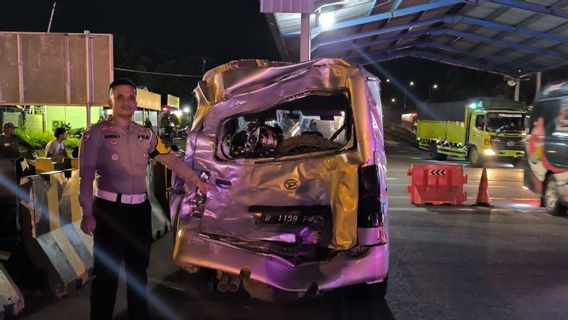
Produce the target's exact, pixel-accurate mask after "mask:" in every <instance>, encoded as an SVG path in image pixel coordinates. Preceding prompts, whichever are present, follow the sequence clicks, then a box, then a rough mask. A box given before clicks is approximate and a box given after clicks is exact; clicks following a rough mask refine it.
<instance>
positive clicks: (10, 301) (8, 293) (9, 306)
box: [0, 264, 24, 320]
mask: <svg viewBox="0 0 568 320" xmlns="http://www.w3.org/2000/svg"><path fill="white" fill-rule="evenodd" d="M22 310H24V296H23V295H22V293H21V292H20V290H19V289H18V287H17V286H16V284H15V283H14V281H13V280H12V278H10V275H8V272H6V269H5V268H4V266H3V265H2V264H0V320H3V319H4V317H15V316H17V315H18V314H20V313H21V312H22Z"/></svg>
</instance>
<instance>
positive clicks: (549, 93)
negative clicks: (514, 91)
mask: <svg viewBox="0 0 568 320" xmlns="http://www.w3.org/2000/svg"><path fill="white" fill-rule="evenodd" d="M560 96H568V81H562V82H557V83H553V84H550V85H547V86H546V87H544V89H542V91H540V92H539V94H538V95H537V96H536V98H535V100H540V99H547V98H554V97H560Z"/></svg>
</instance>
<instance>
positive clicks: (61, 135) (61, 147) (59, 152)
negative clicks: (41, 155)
mask: <svg viewBox="0 0 568 320" xmlns="http://www.w3.org/2000/svg"><path fill="white" fill-rule="evenodd" d="M53 135H54V136H55V139H53V140H51V141H49V143H48V144H47V146H45V156H46V157H48V158H51V160H52V161H53V162H63V161H64V159H68V158H69V155H68V154H67V151H66V150H65V140H67V130H65V128H57V129H55V133H54V134H53Z"/></svg>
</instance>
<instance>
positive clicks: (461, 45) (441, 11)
mask: <svg viewBox="0 0 568 320" xmlns="http://www.w3.org/2000/svg"><path fill="white" fill-rule="evenodd" d="M394 4H395V2H380V1H377V3H376V4H375V6H374V8H373V9H372V10H369V11H368V12H364V11H365V10H359V11H358V12H356V11H355V10H354V9H352V10H351V11H349V10H350V9H349V8H348V7H346V8H344V10H345V11H343V12H342V14H340V15H339V17H340V19H341V20H343V22H341V24H340V25H341V26H343V27H342V28H341V29H338V30H332V31H327V32H323V33H321V34H319V35H317V36H316V37H315V38H314V39H313V43H312V47H313V48H314V54H316V55H318V56H335V57H338V56H342V55H347V56H349V57H350V58H355V59H356V58H359V57H361V56H362V55H364V56H365V59H367V60H368V59H374V57H376V59H380V60H384V59H390V58H391V57H402V56H404V55H405V54H409V55H421V54H420V53H424V54H423V55H422V56H423V57H424V58H426V59H435V58H434V57H435V55H428V53H436V54H443V55H444V56H445V57H454V58H455V59H457V60H451V61H448V62H449V63H452V64H460V63H459V59H464V61H465V62H466V63H465V64H467V63H471V62H472V61H485V62H486V64H487V68H488V69H489V71H492V70H493V71H495V72H496V73H499V74H502V73H503V72H509V73H510V74H511V75H514V76H518V74H517V68H518V66H517V65H520V64H522V65H523V66H528V67H526V68H524V70H527V72H529V71H530V72H534V71H537V69H546V68H551V67H556V66H559V65H562V64H568V10H566V11H562V9H566V8H568V2H567V1H558V0H542V1H536V0H530V1H503V0H487V1H482V2H480V3H479V4H475V5H473V4H469V3H467V2H466V1H452V0H432V1H427V0H411V1H402V2H400V6H399V7H393V5H394ZM526 4H529V5H530V6H525V5H526ZM531 6H532V7H531ZM393 10H394V11H393ZM369 13H370V14H371V16H370V17H369ZM277 16H278V15H277ZM363 18H365V19H363ZM281 22H282V23H290V24H292V22H290V21H287V20H286V19H282V21H281ZM296 24H297V25H299V18H296ZM297 28H299V27H297ZM314 28H315V29H314V30H316V31H317V30H318V29H317V27H316V26H315V21H314ZM290 30H291V29H290ZM285 43H286V45H287V46H288V50H289V53H290V54H291V55H292V56H297V55H298V54H299V52H298V51H299V41H298V36H296V37H295V38H290V37H285ZM355 49H357V50H355ZM468 50H469V51H471V52H468ZM367 60H365V61H367ZM511 60H513V61H511ZM474 66H475V68H479V65H475V64H474ZM483 69H486V68H483Z"/></svg>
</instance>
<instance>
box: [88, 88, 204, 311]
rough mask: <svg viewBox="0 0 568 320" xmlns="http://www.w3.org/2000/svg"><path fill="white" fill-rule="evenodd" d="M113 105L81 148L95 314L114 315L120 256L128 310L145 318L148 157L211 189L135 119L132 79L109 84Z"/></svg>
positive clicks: (92, 308) (147, 238)
mask: <svg viewBox="0 0 568 320" xmlns="http://www.w3.org/2000/svg"><path fill="white" fill-rule="evenodd" d="M109 105H110V106H111V107H112V113H113V116H112V119H111V120H105V121H102V122H100V123H97V124H94V125H92V126H91V127H90V128H88V129H87V130H86V131H85V133H84V134H83V136H82V142H81V147H80V150H79V170H80V177H81V183H80V195H79V201H80V203H81V207H82V208H83V219H82V221H81V229H82V230H83V232H85V233H87V234H89V235H91V234H92V235H93V236H94V269H93V276H94V277H93V281H92V286H91V319H110V318H112V313H113V309H114V302H115V298H116V288H117V280H118V274H119V270H118V269H119V266H120V263H121V262H122V261H123V262H124V265H125V269H126V280H127V302H128V313H129V316H130V318H131V319H145V318H147V317H148V314H147V312H148V306H147V299H146V269H147V267H148V264H149V258H150V246H151V242H152V232H151V206H150V203H149V201H148V195H147V186H146V174H147V173H146V170H147V165H148V159H149V158H154V159H156V160H158V161H160V162H162V163H163V164H165V165H166V166H168V167H169V168H170V169H172V170H173V171H175V172H176V173H177V174H179V175H180V176H182V177H184V178H185V180H186V181H189V182H192V183H193V184H195V185H196V186H197V187H198V188H199V189H201V190H202V191H205V192H207V190H208V187H207V185H206V184H205V183H204V182H203V181H201V180H200V179H199V177H198V175H197V174H196V173H195V172H194V171H193V170H192V169H191V168H190V167H188V166H187V165H186V164H185V163H184V162H183V161H182V160H181V159H179V158H177V157H176V156H175V154H173V153H170V150H169V149H168V148H167V147H166V146H165V145H164V144H163V143H162V142H161V141H160V139H158V138H157V137H156V135H155V134H154V132H153V131H152V129H150V128H145V127H143V126H141V125H139V124H137V123H135V122H133V121H131V117H132V115H133V114H134V111H135V110H136V108H137V102H136V86H135V85H134V83H132V81H130V80H128V79H118V80H115V81H114V82H112V83H111V84H110V98H109ZM95 173H96V174H97V178H96V179H97V187H96V188H95V189H94V188H93V180H94V178H95ZM93 195H94V198H93Z"/></svg>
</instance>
